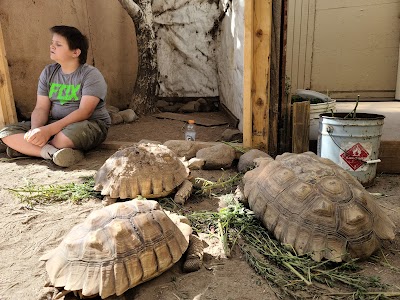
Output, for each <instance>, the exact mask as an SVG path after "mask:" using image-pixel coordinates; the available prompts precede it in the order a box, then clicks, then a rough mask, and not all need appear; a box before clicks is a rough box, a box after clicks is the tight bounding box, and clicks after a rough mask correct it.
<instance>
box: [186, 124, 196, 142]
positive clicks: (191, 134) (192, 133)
mask: <svg viewBox="0 0 400 300" xmlns="http://www.w3.org/2000/svg"><path fill="white" fill-rule="evenodd" d="M185 140H187V141H195V140H196V125H194V120H189V121H188V123H187V125H186V131H185Z"/></svg>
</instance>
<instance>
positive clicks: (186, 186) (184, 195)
mask: <svg viewBox="0 0 400 300" xmlns="http://www.w3.org/2000/svg"><path fill="white" fill-rule="evenodd" d="M192 190H193V183H192V182H190V181H189V180H185V181H184V182H182V184H181V185H180V186H179V190H178V191H177V192H176V194H175V197H174V201H175V203H178V204H182V205H183V204H185V201H186V200H187V199H188V198H189V196H190V195H191V194H192Z"/></svg>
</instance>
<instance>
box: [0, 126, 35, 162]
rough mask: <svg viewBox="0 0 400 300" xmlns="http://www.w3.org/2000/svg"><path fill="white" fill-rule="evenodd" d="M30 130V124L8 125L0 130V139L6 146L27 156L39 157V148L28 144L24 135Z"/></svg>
mask: <svg viewBox="0 0 400 300" xmlns="http://www.w3.org/2000/svg"><path fill="white" fill-rule="evenodd" d="M30 128H31V123H30V122H20V123H17V124H13V125H8V126H6V127H4V128H2V129H1V130H0V139H1V141H2V143H3V144H5V145H6V146H8V147H10V148H12V149H14V150H15V151H18V152H20V153H22V154H25V155H29V156H36V157H41V155H40V150H41V147H39V146H36V145H33V144H31V143H28V142H27V141H25V139H24V134H25V133H26V132H27V131H28V130H29V129H30Z"/></svg>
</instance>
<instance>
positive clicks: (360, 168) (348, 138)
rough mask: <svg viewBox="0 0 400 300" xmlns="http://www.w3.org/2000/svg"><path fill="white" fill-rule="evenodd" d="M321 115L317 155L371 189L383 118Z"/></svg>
mask: <svg viewBox="0 0 400 300" xmlns="http://www.w3.org/2000/svg"><path fill="white" fill-rule="evenodd" d="M346 116H348V114H347V113H335V114H334V116H332V114H331V113H324V114H321V115H320V117H319V131H318V133H319V134H318V148H317V154H318V155H319V156H321V157H325V158H329V159H330V160H332V161H333V162H335V163H336V164H338V165H339V166H341V167H342V168H343V169H345V170H347V171H349V173H350V174H352V175H353V176H354V177H356V178H357V179H358V181H359V182H360V183H361V184H362V185H363V186H365V187H368V186H371V185H372V184H373V182H374V179H375V176H376V166H377V163H378V162H380V160H379V158H378V155H379V147H380V141H381V135H382V127H383V123H384V118H385V116H383V115H378V114H367V113H357V114H356V118H351V117H347V118H345V117H346Z"/></svg>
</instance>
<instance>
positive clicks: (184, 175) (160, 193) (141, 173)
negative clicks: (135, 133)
mask: <svg viewBox="0 0 400 300" xmlns="http://www.w3.org/2000/svg"><path fill="white" fill-rule="evenodd" d="M188 176H189V169H188V168H187V167H186V166H185V165H184V164H183V162H182V161H181V160H180V159H179V158H178V157H177V156H176V154H175V153H174V152H173V151H171V150H170V149H168V148H167V147H166V146H163V145H157V144H152V143H140V144H134V145H132V146H130V147H126V148H124V149H121V150H118V151H117V152H115V153H114V154H113V155H112V156H110V157H109V158H108V159H107V160H106V162H105V163H104V164H103V166H102V167H101V168H100V169H99V170H98V171H97V173H96V175H95V185H94V189H95V190H96V191H101V194H102V195H103V196H105V197H104V198H105V203H106V204H111V203H114V202H116V200H117V199H118V198H119V199H134V198H136V197H137V196H142V197H144V198H151V199H153V198H159V197H165V196H167V195H169V194H171V193H172V192H173V191H175V190H176V189H177V188H179V189H180V190H179V191H178V192H177V193H176V196H175V200H176V202H178V203H183V202H184V201H185V200H186V198H187V197H188V196H189V195H190V192H191V191H192V186H193V185H192V183H191V182H190V181H189V180H187V179H188Z"/></svg>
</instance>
